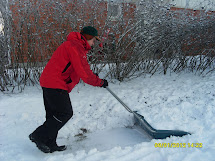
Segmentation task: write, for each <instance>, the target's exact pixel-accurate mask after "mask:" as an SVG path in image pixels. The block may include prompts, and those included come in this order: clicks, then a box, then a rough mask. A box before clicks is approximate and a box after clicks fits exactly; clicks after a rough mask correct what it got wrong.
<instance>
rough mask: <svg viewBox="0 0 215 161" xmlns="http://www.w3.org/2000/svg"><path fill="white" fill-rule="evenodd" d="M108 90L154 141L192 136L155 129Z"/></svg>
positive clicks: (186, 133)
mask: <svg viewBox="0 0 215 161" xmlns="http://www.w3.org/2000/svg"><path fill="white" fill-rule="evenodd" d="M106 89H107V90H108V91H109V92H110V93H111V94H112V95H113V96H114V97H115V98H116V99H117V100H118V101H119V102H120V103H121V104H122V105H123V106H124V107H125V109H126V110H127V111H128V112H130V113H133V115H134V121H135V124H137V125H139V126H140V128H141V129H143V130H144V131H145V132H146V133H147V134H148V135H149V136H150V137H152V138H153V139H165V138H167V137H170V136H179V137H182V136H184V135H188V134H189V135H191V134H190V133H188V132H185V131H180V130H157V129H155V128H153V127H152V126H151V125H150V124H149V123H148V122H147V121H146V120H145V119H144V117H143V116H142V115H140V114H138V113H137V111H132V110H131V109H130V108H129V107H128V106H127V105H126V104H125V103H124V102H122V100H120V99H119V97H117V95H116V94H115V93H113V92H112V91H111V90H110V88H108V87H106Z"/></svg>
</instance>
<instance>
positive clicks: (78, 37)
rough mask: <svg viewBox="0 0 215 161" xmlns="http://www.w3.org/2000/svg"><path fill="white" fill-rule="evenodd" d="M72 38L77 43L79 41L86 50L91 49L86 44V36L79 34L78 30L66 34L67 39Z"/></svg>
mask: <svg viewBox="0 0 215 161" xmlns="http://www.w3.org/2000/svg"><path fill="white" fill-rule="evenodd" d="M74 40H75V41H78V42H79V43H81V44H82V45H83V46H84V48H85V49H86V50H90V49H91V46H90V45H89V44H88V42H87V40H86V38H85V37H83V36H81V34H80V33H79V32H71V33H70V34H69V35H68V36H67V41H74Z"/></svg>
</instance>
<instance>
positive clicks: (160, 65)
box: [0, 0, 215, 91]
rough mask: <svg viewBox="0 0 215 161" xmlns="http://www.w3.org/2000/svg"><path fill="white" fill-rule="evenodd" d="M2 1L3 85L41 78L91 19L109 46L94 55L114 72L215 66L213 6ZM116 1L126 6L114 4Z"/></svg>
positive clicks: (114, 75) (101, 67) (120, 75)
mask: <svg viewBox="0 0 215 161" xmlns="http://www.w3.org/2000/svg"><path fill="white" fill-rule="evenodd" d="M208 1H209V2H210V0H208ZM0 3H1V4H2V5H1V6H0V11H1V12H2V16H3V18H4V25H5V26H4V38H3V42H4V43H1V44H3V45H1V53H6V59H7V61H1V72H0V75H1V82H0V87H1V89H0V90H1V91H8V90H9V91H10V90H11V88H9V87H12V89H14V88H15V87H19V89H24V87H25V86H26V85H34V84H37V83H38V80H39V77H40V74H41V72H42V70H43V67H44V66H45V65H46V63H47V61H48V60H49V59H50V57H51V55H52V53H53V52H54V51H55V50H56V48H57V47H58V46H59V45H60V44H61V43H62V42H63V41H65V39H66V36H67V35H68V34H69V32H71V31H80V29H81V28H82V27H83V26H86V25H91V26H95V27H97V28H98V30H99V33H100V36H101V38H102V39H103V49H101V48H99V47H95V48H93V50H92V51H91V52H90V53H89V55H88V56H89V62H90V63H91V65H92V69H93V70H94V71H95V72H97V73H100V72H103V73H104V74H105V77H108V79H118V80H119V81H123V80H125V79H131V78H134V77H137V76H139V75H142V74H146V73H149V74H152V75H153V74H154V73H155V72H162V73H164V74H166V73H167V72H168V71H169V72H180V71H183V70H187V71H192V72H197V73H201V74H202V73H207V72H208V71H213V70H214V69H215V68H214V61H215V60H214V59H215V57H214V56H215V52H214V50H215V45H214V44H215V32H213V31H215V13H214V12H212V11H209V10H207V11H205V10H192V9H185V8H177V7H174V4H172V3H171V4H170V3H169V1H165V0H163V1H161V0H153V1H151V0H140V1H138V2H137V3H136V4H133V3H126V2H125V1H123V0H122V1H105V0H80V1H76V0H70V1H58V0H51V1H47V0H40V1H31V0H21V1H17V0H13V1H9V2H8V1H7V0H3V1H2V2H0ZM111 5H112V6H113V8H118V9H117V10H118V11H119V12H118V13H117V12H115V10H114V9H109V10H107V6H108V7H110V6H111ZM210 5H212V6H213V5H214V4H213V3H210ZM110 11H113V12H110ZM119 13H120V14H119ZM1 41H2V40H1ZM97 46H98V45H97ZM2 47H3V48H2ZM3 49H4V51H3ZM8 53H9V56H8ZM1 55H2V54H1ZM3 55H5V54H3ZM206 70H207V72H205V71H206Z"/></svg>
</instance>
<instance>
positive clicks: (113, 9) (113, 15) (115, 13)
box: [107, 3, 121, 20]
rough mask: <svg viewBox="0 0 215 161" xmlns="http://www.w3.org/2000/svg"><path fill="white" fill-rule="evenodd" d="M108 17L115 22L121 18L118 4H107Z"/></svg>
mask: <svg viewBox="0 0 215 161" xmlns="http://www.w3.org/2000/svg"><path fill="white" fill-rule="evenodd" d="M107 10H108V17H109V18H110V19H111V20H116V19H118V18H119V17H120V16H121V6H120V4H113V3H111V4H110V3H108V7H107Z"/></svg>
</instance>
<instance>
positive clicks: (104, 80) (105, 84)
mask: <svg viewBox="0 0 215 161" xmlns="http://www.w3.org/2000/svg"><path fill="white" fill-rule="evenodd" d="M102 80H103V82H104V83H103V84H102V86H101V87H103V88H106V87H107V86H108V81H107V80H106V79H102Z"/></svg>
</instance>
